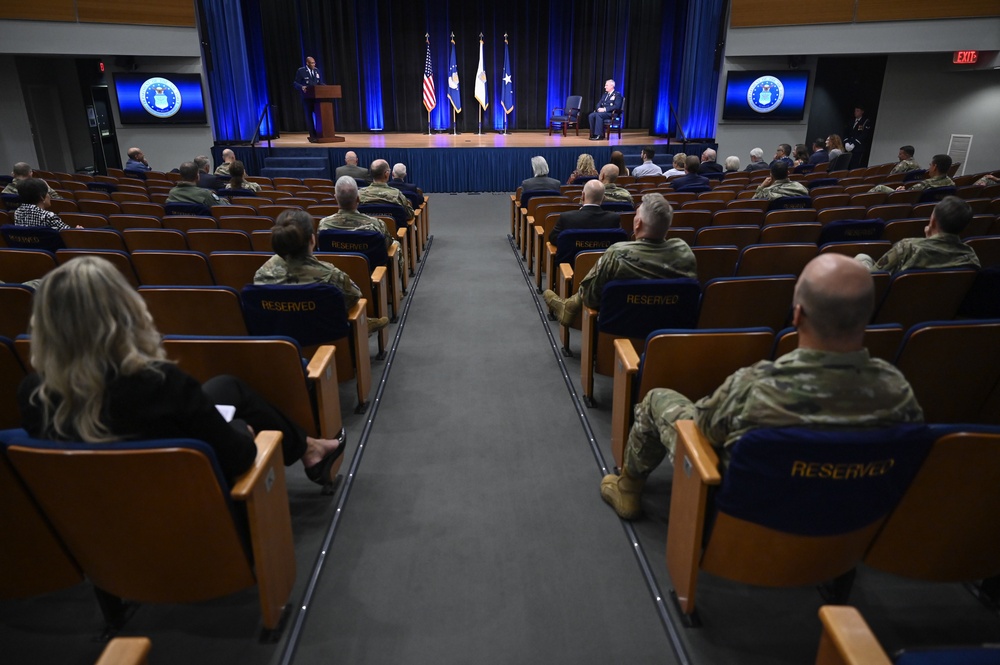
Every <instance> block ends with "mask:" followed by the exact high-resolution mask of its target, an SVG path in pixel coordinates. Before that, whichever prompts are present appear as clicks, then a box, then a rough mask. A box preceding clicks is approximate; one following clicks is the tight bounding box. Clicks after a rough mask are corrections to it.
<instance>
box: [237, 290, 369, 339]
mask: <svg viewBox="0 0 1000 665" xmlns="http://www.w3.org/2000/svg"><path fill="white" fill-rule="evenodd" d="M240 298H241V300H242V301H243V315H244V319H245V320H246V324H247V330H248V331H249V333H250V334H251V335H260V336H267V335H281V336H285V337H291V338H292V339H294V340H296V341H297V342H298V343H299V344H300V345H301V346H303V347H310V346H314V345H317V344H323V343H326V342H333V341H336V340H339V339H343V338H345V337H347V336H348V335H349V334H350V326H349V324H348V322H347V310H346V307H345V305H344V294H343V293H341V291H340V289H338V288H337V287H335V286H333V285H332V284H321V283H315V284H267V285H259V284H248V285H247V286H244V287H243V289H242V291H240Z"/></svg>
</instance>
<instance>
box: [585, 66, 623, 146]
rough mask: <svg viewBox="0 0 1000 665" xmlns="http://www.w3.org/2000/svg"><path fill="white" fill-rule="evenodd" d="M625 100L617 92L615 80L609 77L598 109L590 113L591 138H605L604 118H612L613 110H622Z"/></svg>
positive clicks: (594, 139)
mask: <svg viewBox="0 0 1000 665" xmlns="http://www.w3.org/2000/svg"><path fill="white" fill-rule="evenodd" d="M623 101H624V99H623V97H622V96H621V94H620V93H618V92H615V82H614V81H612V80H611V79H608V80H607V81H605V82H604V96H603V97H601V101H599V102H598V103H597V110H596V111H594V112H593V113H591V114H590V116H589V118H590V140H591V141H597V140H600V139H603V138H604V120H605V119H606V118H610V117H611V114H612V112H614V111H620V110H621V108H622V102H623Z"/></svg>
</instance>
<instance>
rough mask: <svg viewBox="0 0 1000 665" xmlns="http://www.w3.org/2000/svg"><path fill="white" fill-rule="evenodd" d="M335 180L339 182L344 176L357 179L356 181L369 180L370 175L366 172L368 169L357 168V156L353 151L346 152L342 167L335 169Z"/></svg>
mask: <svg viewBox="0 0 1000 665" xmlns="http://www.w3.org/2000/svg"><path fill="white" fill-rule="evenodd" d="M336 174H337V180H340V179H341V178H342V177H344V176H345V175H349V176H351V177H352V178H357V179H358V180H369V181H370V180H371V179H372V174H371V173H369V172H368V169H366V168H364V167H361V166H358V155H357V153H355V152H354V151H353V150H348V151H347V154H345V155H344V165H343V166H338V167H337V171H336Z"/></svg>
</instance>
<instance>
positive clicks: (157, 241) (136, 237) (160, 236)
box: [122, 228, 190, 252]
mask: <svg viewBox="0 0 1000 665" xmlns="http://www.w3.org/2000/svg"><path fill="white" fill-rule="evenodd" d="M122 237H124V238H125V246H126V247H127V248H128V251H130V252H136V251H139V250H142V249H153V250H159V251H164V252H186V251H187V250H188V249H190V247H188V242H187V235H186V234H185V233H184V232H183V231H178V230H177V229H162V228H155V229H125V230H124V231H123V232H122Z"/></svg>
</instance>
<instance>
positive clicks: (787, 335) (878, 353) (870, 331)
mask: <svg viewBox="0 0 1000 665" xmlns="http://www.w3.org/2000/svg"><path fill="white" fill-rule="evenodd" d="M905 332H906V331H905V330H903V327H902V326H898V325H895V324H893V323H883V324H881V325H877V326H868V327H866V328H865V348H866V349H868V353H869V354H870V355H871V357H872V358H881V359H882V360H884V361H886V362H889V363H891V362H892V361H893V360H895V358H896V354H898V353H899V345H900V343H901V342H902V341H903V334H904V333H905ZM798 346H799V331H797V330H796V329H795V328H785V329H784V330H781V331H780V332H778V336H777V339H776V340H775V342H774V353H773V354H772V357H773V358H775V359H778V358H780V357H781V356H783V355H785V354H786V353H791V352H792V351H794V350H795V349H796V348H798Z"/></svg>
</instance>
